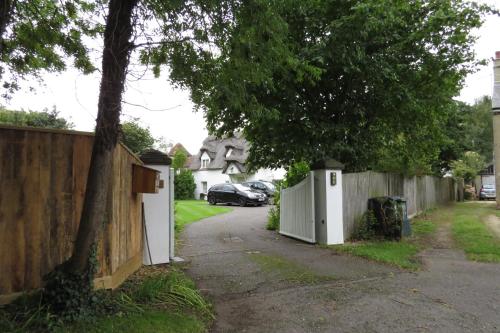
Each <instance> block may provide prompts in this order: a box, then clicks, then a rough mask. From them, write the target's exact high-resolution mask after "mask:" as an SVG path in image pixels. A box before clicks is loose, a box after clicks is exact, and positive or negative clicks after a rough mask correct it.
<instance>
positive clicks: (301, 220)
mask: <svg viewBox="0 0 500 333" xmlns="http://www.w3.org/2000/svg"><path fill="white" fill-rule="evenodd" d="M280 204H281V206H280V234H282V235H285V236H290V237H293V238H297V239H300V240H303V241H306V242H310V243H315V242H316V227H315V218H314V176H313V173H312V172H311V173H310V174H309V176H307V178H306V179H304V180H303V181H301V182H300V183H298V184H297V185H295V186H293V187H290V188H286V189H283V190H281V197H280Z"/></svg>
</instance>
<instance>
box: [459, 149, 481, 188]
mask: <svg viewBox="0 0 500 333" xmlns="http://www.w3.org/2000/svg"><path fill="white" fill-rule="evenodd" d="M485 166H486V163H485V162H484V158H483V157H482V156H481V155H479V154H478V153H476V152H473V151H468V152H465V153H464V155H463V156H462V158H461V159H459V160H457V161H453V162H452V163H451V168H452V171H453V177H455V178H463V179H464V180H465V181H466V182H470V181H472V180H473V179H474V177H476V175H477V174H478V173H479V171H481V170H482V169H483V168H484V167H485Z"/></svg>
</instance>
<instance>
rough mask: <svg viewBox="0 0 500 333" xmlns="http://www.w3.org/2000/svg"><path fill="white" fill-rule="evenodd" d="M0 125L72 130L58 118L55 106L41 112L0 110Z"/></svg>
mask: <svg viewBox="0 0 500 333" xmlns="http://www.w3.org/2000/svg"><path fill="white" fill-rule="evenodd" d="M0 124H7V125H15V126H30V127H42V128H57V129H71V128H73V124H72V123H70V122H69V121H67V120H66V119H64V118H62V117H59V111H57V109H56V107H55V106H54V107H53V108H52V111H49V110H48V109H44V110H43V111H42V112H35V111H12V110H6V109H3V108H0Z"/></svg>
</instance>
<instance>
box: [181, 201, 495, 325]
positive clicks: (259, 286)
mask: <svg viewBox="0 0 500 333" xmlns="http://www.w3.org/2000/svg"><path fill="white" fill-rule="evenodd" d="M267 210H268V208H267V207H260V208H251V207H247V208H240V207H236V208H235V209H234V211H233V212H231V213H228V214H224V215H219V216H215V217H211V218H208V219H205V220H203V221H200V222H197V223H194V224H191V225H189V226H187V227H186V229H185V231H184V232H183V234H182V237H181V241H182V243H183V244H182V246H181V250H180V255H181V256H182V257H184V258H185V259H187V260H188V264H187V273H188V274H189V275H190V276H191V277H193V278H194V279H195V281H196V283H197V285H198V287H199V288H201V289H202V290H203V292H204V293H206V294H207V295H208V297H209V298H211V299H212V301H213V303H214V304H215V310H216V312H217V321H216V323H215V324H214V327H213V329H212V331H213V332H220V333H222V332H227V333H229V332H256V333H264V332H265V333H267V332H269V333H271V332H273V333H281V332H282V333H294V332H296V333H306V332H500V265H495V264H480V263H472V262H468V261H466V260H465V258H464V256H463V254H462V253H460V252H458V251H455V250H452V249H448V248H446V246H444V248H436V249H431V250H428V251H426V252H425V253H423V254H422V260H423V262H424V267H425V268H424V269H423V270H422V271H420V272H418V273H412V272H405V271H400V270H398V269H395V268H393V267H389V266H385V265H381V264H377V263H374V262H370V261H367V260H364V259H360V258H356V257H350V256H345V255H335V254H333V253H332V252H331V251H330V250H328V249H323V248H320V247H318V246H313V245H308V244H305V243H302V242H299V241H295V240H292V239H290V238H286V237H282V236H279V235H277V234H276V233H274V232H271V231H267V230H265V223H266V215H267ZM255 255H258V256H264V257H266V258H280V259H282V260H289V261H290V262H293V263H295V264H296V265H297V266H299V267H303V268H304V270H306V271H308V272H309V271H310V272H312V273H313V274H315V275H317V276H321V277H327V278H324V279H321V280H320V282H318V281H315V282H314V283H307V282H304V281H302V282H301V281H300V279H299V281H290V280H289V279H287V278H284V277H283V275H280V274H275V273H276V272H273V271H270V270H269V269H265V268H264V267H263V266H261V265H260V264H258V262H256V260H255V259H252V258H253V257H252V256H255Z"/></svg>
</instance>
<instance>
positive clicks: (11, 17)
mask: <svg viewBox="0 0 500 333" xmlns="http://www.w3.org/2000/svg"><path fill="white" fill-rule="evenodd" d="M9 4H10V8H9V6H8V5H9ZM99 4H100V2H95V1H85V0H79V1H52V0H31V1H8V2H7V1H6V2H5V5H6V6H7V7H8V9H10V10H7V12H6V13H5V14H6V15H5V16H4V15H2V17H1V18H2V21H3V20H4V19H5V20H6V21H7V23H6V25H5V30H4V31H2V30H0V43H1V47H0V78H1V79H2V81H3V82H2V83H3V88H4V89H5V90H4V92H3V95H4V96H7V95H9V94H11V93H13V92H14V91H15V90H17V89H19V80H22V79H25V78H27V77H28V76H29V75H30V74H34V75H35V76H37V75H38V74H40V72H41V71H62V70H65V69H66V67H67V65H68V62H69V61H70V60H73V66H75V67H76V68H78V69H80V70H81V71H83V72H84V73H90V72H92V71H94V70H95V68H94V66H93V65H92V62H91V61H90V58H89V51H88V48H87V47H86V46H85V45H84V42H83V40H84V38H85V36H89V37H95V36H96V34H97V33H98V32H99V31H100V29H101V27H100V24H99V23H96V22H98V21H99V20H93V19H90V16H91V15H92V14H94V13H95V11H96V10H97V9H100V8H101V7H100V5H99ZM3 22H5V21H3ZM2 28H3V27H2Z"/></svg>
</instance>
